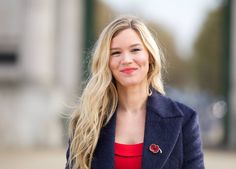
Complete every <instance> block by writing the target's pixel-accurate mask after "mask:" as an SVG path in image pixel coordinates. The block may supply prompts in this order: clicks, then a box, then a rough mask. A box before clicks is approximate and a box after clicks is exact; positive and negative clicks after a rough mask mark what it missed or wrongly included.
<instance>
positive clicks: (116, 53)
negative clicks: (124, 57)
mask: <svg viewBox="0 0 236 169" xmlns="http://www.w3.org/2000/svg"><path fill="white" fill-rule="evenodd" d="M119 54H120V52H119V51H114V52H111V56H117V55H119Z"/></svg>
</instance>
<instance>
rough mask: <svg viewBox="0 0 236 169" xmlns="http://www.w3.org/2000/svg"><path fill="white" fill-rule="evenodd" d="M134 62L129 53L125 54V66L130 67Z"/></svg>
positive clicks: (123, 59)
mask: <svg viewBox="0 0 236 169" xmlns="http://www.w3.org/2000/svg"><path fill="white" fill-rule="evenodd" d="M132 61H133V59H132V56H130V55H129V54H128V53H125V54H124V55H123V58H122V64H123V65H129V64H131V63H132Z"/></svg>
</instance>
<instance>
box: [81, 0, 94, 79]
mask: <svg viewBox="0 0 236 169" xmlns="http://www.w3.org/2000/svg"><path fill="white" fill-rule="evenodd" d="M94 1H95V0H84V4H85V10H84V12H85V14H84V16H85V18H84V33H85V34H84V52H83V58H82V81H86V80H87V79H88V77H89V74H90V71H89V69H90V60H91V49H92V46H93V43H94V34H95V33H94V32H95V31H94V25H95V24H94V23H95V16H94V10H95V7H94Z"/></svg>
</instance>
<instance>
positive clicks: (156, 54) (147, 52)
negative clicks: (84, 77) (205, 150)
mask: <svg viewBox="0 0 236 169" xmlns="http://www.w3.org/2000/svg"><path fill="white" fill-rule="evenodd" d="M161 62H162V55H161V52H160V49H159V47H158V46H157V44H156V42H155V40H154V38H153V36H152V35H151V33H150V31H149V30H148V29H147V27H146V26H145V25H144V23H143V22H142V21H140V20H139V19H138V18H135V17H131V16H124V17H120V18H118V19H116V20H114V21H113V22H111V23H110V24H109V25H108V26H107V27H106V28H105V29H104V30H103V32H102V33H101V35H100V37H99V39H98V41H97V43H96V45H95V48H94V53H93V60H92V70H91V72H92V74H91V78H90V80H89V81H88V84H87V86H86V87H85V89H84V91H83V93H82V96H81V98H80V102H79V105H78V109H77V110H76V111H75V112H74V113H73V115H72V119H71V124H70V141H69V148H68V151H67V164H66V168H67V169H91V168H92V169H112V168H115V169H141V168H142V169H203V168H204V163H203V154H202V150H201V140H200V135H199V126H198V121H197V114H196V112H195V111H193V110H192V109H190V108H188V107H187V106H185V105H183V104H181V103H178V102H175V101H172V100H171V99H169V98H167V97H165V96H164V88H163V84H162V78H161V68H162V64H161Z"/></svg>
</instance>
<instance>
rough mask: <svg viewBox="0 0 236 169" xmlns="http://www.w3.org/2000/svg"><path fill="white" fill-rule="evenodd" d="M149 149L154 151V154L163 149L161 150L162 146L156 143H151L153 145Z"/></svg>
mask: <svg viewBox="0 0 236 169" xmlns="http://www.w3.org/2000/svg"><path fill="white" fill-rule="evenodd" d="M149 150H150V151H151V152H153V153H154V154H156V153H158V152H160V153H162V150H161V149H160V147H159V146H158V145H156V144H151V145H150V146H149Z"/></svg>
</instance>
